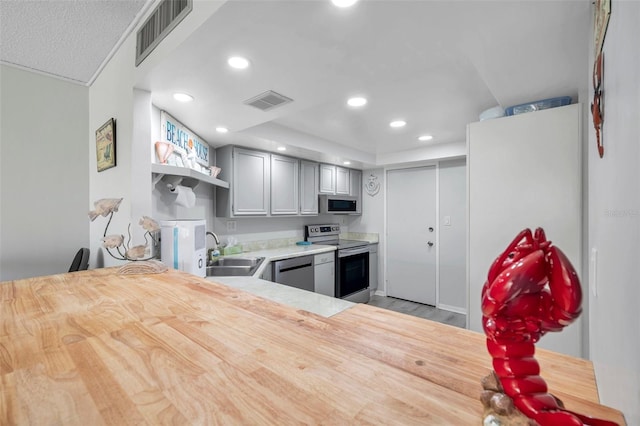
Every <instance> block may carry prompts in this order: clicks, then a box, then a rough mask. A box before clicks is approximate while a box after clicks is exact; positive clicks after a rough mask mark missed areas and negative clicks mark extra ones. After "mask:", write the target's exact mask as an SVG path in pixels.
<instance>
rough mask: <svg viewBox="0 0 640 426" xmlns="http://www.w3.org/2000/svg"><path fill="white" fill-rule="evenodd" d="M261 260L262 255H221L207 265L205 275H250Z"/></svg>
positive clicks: (262, 258) (262, 259)
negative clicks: (221, 256)
mask: <svg viewBox="0 0 640 426" xmlns="http://www.w3.org/2000/svg"><path fill="white" fill-rule="evenodd" d="M263 261H264V257H223V258H220V259H216V260H214V261H213V262H210V263H209V264H208V265H207V276H208V277H228V276H245V277H246V276H251V275H253V274H255V272H256V271H257V270H258V268H259V267H260V265H261V264H262V262H263Z"/></svg>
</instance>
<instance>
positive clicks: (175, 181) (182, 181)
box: [161, 175, 200, 191]
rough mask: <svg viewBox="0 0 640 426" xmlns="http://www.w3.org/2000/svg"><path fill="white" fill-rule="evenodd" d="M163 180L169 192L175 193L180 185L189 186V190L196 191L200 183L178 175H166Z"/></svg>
mask: <svg viewBox="0 0 640 426" xmlns="http://www.w3.org/2000/svg"><path fill="white" fill-rule="evenodd" d="M161 180H162V181H163V182H164V183H165V184H166V185H167V188H169V191H174V190H175V189H176V186H178V185H182V186H188V187H189V188H191V189H194V188H195V187H196V186H198V184H199V183H200V181H199V180H198V179H192V178H188V177H184V176H176V175H164V176H163V177H162V179H161Z"/></svg>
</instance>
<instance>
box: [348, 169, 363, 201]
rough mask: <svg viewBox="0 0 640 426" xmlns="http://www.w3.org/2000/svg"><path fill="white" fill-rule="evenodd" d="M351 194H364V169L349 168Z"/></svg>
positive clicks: (355, 195)
mask: <svg viewBox="0 0 640 426" xmlns="http://www.w3.org/2000/svg"><path fill="white" fill-rule="evenodd" d="M349 195H353V196H354V197H358V198H360V197H361V196H362V170H349Z"/></svg>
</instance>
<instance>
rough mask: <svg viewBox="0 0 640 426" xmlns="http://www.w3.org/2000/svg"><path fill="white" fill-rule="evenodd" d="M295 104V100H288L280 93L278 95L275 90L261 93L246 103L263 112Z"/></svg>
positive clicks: (245, 102)
mask: <svg viewBox="0 0 640 426" xmlns="http://www.w3.org/2000/svg"><path fill="white" fill-rule="evenodd" d="M289 102H293V99H291V98H288V97H286V96H284V95H281V94H280V93H276V92H274V91H273V90H267V91H266V92H264V93H260V94H259V95H258V96H256V97H253V98H251V99H249V100H246V101H244V104H246V105H251V106H252V107H255V108H258V109H259V110H262V111H269V110H271V109H273V108H275V107H279V106H282V105H284V104H288V103H289Z"/></svg>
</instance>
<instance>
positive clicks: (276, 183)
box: [271, 155, 300, 216]
mask: <svg viewBox="0 0 640 426" xmlns="http://www.w3.org/2000/svg"><path fill="white" fill-rule="evenodd" d="M299 164H300V161H299V160H298V159H296V158H290V157H283V156H280V155H271V214H272V215H274V216H275V215H297V214H298V206H299V202H298V200H299V194H300V193H299V190H298V185H299V181H300V177H299V172H298V168H299Z"/></svg>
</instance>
